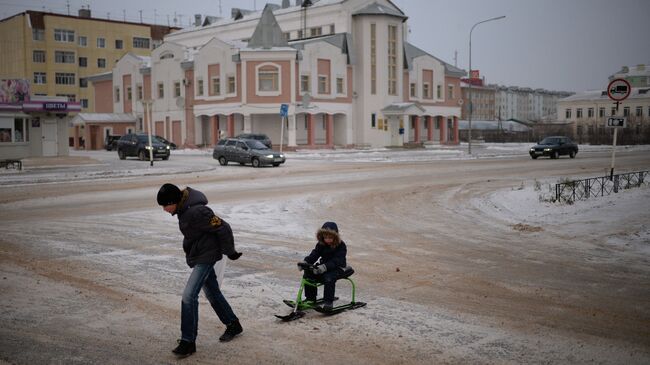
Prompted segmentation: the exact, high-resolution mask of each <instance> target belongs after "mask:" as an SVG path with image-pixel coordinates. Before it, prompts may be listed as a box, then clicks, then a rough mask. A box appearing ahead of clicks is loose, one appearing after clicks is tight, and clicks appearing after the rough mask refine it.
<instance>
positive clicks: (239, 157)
mask: <svg viewBox="0 0 650 365" xmlns="http://www.w3.org/2000/svg"><path fill="white" fill-rule="evenodd" d="M212 157H213V158H214V159H215V160H218V161H219V164H221V165H222V166H226V165H227V164H228V162H230V161H233V162H238V163H239V164H240V165H245V164H247V163H250V164H251V165H253V167H260V166H262V165H273V166H280V164H283V163H284V161H285V157H284V154H282V153H279V152H276V151H273V150H271V149H270V148H268V147H266V146H265V145H264V144H263V143H262V142H260V141H257V140H254V139H239V138H226V139H222V140H220V141H219V143H217V145H216V146H214V151H213V152H212Z"/></svg>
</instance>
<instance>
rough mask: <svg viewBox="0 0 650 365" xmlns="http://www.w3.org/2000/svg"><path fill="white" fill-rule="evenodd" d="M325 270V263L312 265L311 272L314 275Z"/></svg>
mask: <svg viewBox="0 0 650 365" xmlns="http://www.w3.org/2000/svg"><path fill="white" fill-rule="evenodd" d="M325 271H327V266H325V264H320V265H318V266H316V267H314V269H313V270H312V272H313V273H314V274H315V275H320V274H322V273H324V272H325Z"/></svg>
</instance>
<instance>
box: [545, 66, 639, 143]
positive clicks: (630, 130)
mask: <svg viewBox="0 0 650 365" xmlns="http://www.w3.org/2000/svg"><path fill="white" fill-rule="evenodd" d="M618 78H622V79H625V80H627V81H628V82H629V83H630V86H631V87H632V90H631V93H630V96H629V97H628V98H627V99H625V100H623V101H622V102H621V103H619V105H618V106H617V105H616V104H615V103H614V101H613V100H611V99H610V98H609V96H608V95H607V90H606V88H604V89H603V90H589V91H584V92H580V93H577V94H575V95H572V96H569V97H567V98H564V99H561V100H559V102H558V105H557V114H558V116H559V119H560V120H562V121H565V122H571V123H573V127H574V128H573V131H574V135H575V137H576V139H578V140H579V141H581V142H585V143H586V142H590V143H603V142H605V141H604V140H603V136H602V135H608V134H609V133H608V132H607V131H609V128H607V127H606V125H605V122H606V119H607V118H608V117H612V116H618V117H625V118H627V128H624V129H623V130H622V131H621V134H620V135H619V141H620V138H626V139H625V140H626V142H627V143H640V142H643V143H648V142H650V70H649V69H648V66H647V65H645V64H640V65H637V66H633V67H628V66H625V67H623V68H622V69H621V70H620V71H619V72H616V73H614V74H612V75H611V76H609V77H608V80H609V81H611V80H613V79H618ZM609 81H607V82H603V85H604V86H606V84H608V83H609ZM623 136H627V137H623Z"/></svg>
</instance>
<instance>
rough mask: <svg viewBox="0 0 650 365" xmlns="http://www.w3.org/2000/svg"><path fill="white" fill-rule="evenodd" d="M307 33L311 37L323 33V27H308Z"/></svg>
mask: <svg viewBox="0 0 650 365" xmlns="http://www.w3.org/2000/svg"><path fill="white" fill-rule="evenodd" d="M309 34H310V36H311V37H316V36H319V35H321V34H323V28H321V27H314V28H311V29H309Z"/></svg>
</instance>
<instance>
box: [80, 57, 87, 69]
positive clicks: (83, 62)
mask: <svg viewBox="0 0 650 365" xmlns="http://www.w3.org/2000/svg"><path fill="white" fill-rule="evenodd" d="M79 67H88V58H86V57H79Z"/></svg>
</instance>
